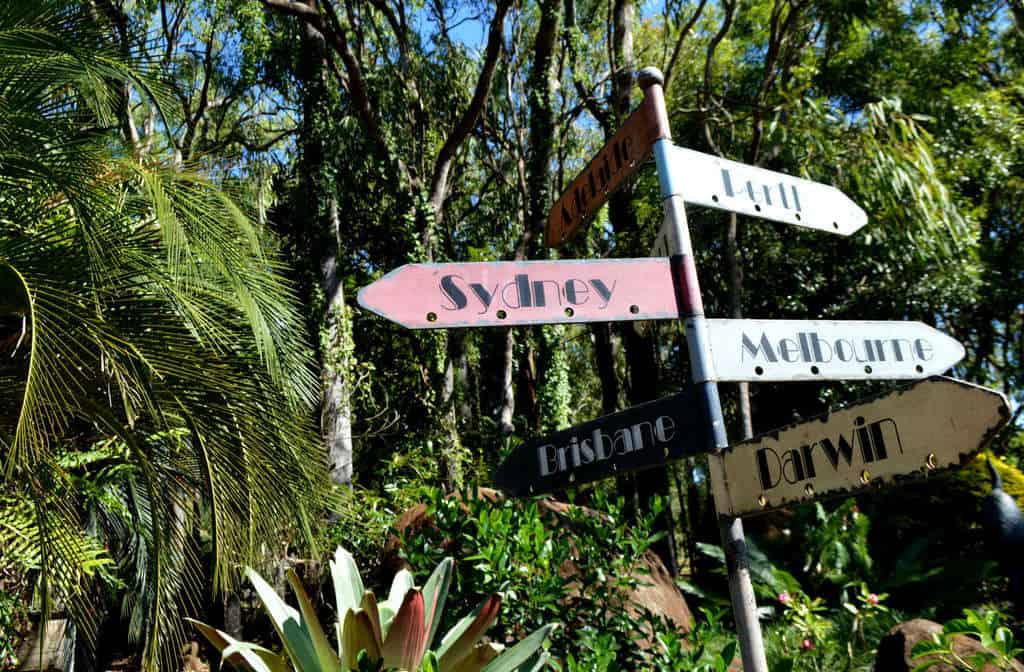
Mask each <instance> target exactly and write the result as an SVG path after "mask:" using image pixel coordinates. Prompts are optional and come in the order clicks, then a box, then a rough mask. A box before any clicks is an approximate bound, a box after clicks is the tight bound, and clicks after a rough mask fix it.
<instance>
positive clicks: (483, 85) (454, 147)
mask: <svg viewBox="0 0 1024 672" xmlns="http://www.w3.org/2000/svg"><path fill="white" fill-rule="evenodd" d="M511 6H512V0H498V2H497V4H496V5H495V8H494V18H493V19H491V25H490V27H489V29H488V32H487V47H486V49H485V52H484V63H483V67H481V69H480V75H479V76H478V77H477V80H476V88H475V90H474V91H473V97H472V98H471V99H470V101H469V105H468V106H467V107H466V109H465V111H464V112H463V113H462V116H461V117H460V118H459V120H458V121H457V122H456V123H455V126H454V127H453V128H452V130H451V132H450V133H449V134H448V137H447V138H446V139H445V141H444V145H442V146H441V150H440V151H439V152H438V154H437V159H436V160H435V161H434V172H433V175H432V176H431V179H430V196H429V202H430V206H431V208H433V211H434V217H435V221H437V222H438V223H440V221H441V218H442V213H441V209H442V206H443V205H444V197H445V192H446V191H447V188H448V172H449V170H451V165H452V161H453V160H454V158H455V153H456V152H457V151H458V149H459V147H460V146H461V145H462V143H463V142H465V140H466V138H468V137H469V134H470V133H471V132H472V131H473V127H474V126H476V122H477V120H478V119H479V118H480V114H481V112H482V111H483V108H484V104H485V103H486V102H487V96H488V95H489V94H490V90H491V80H492V79H494V67H495V65H496V64H497V62H498V54H499V53H500V51H501V43H502V39H503V35H504V25H505V15H506V14H507V13H508V10H509V7H511Z"/></svg>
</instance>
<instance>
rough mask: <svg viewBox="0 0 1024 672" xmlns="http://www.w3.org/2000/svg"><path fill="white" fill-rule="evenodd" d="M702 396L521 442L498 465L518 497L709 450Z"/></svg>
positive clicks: (501, 481)
mask: <svg viewBox="0 0 1024 672" xmlns="http://www.w3.org/2000/svg"><path fill="white" fill-rule="evenodd" d="M702 403H703V402H702V401H701V396H700V395H699V394H696V393H694V392H690V391H686V392H681V393H680V394H675V395H673V396H671V397H665V398H664V399H658V400H657V401H652V402H649V403H646V404H641V405H639V406H634V407H633V408H629V409H626V410H625V411H620V412H619V413H613V414H611V415H606V416H604V417H602V418H598V419H597V420H592V421H590V422H586V423H583V424H582V425H577V426H575V427H571V428H570V429H565V430H562V431H561V432H557V433H555V434H552V435H551V436H548V437H545V438H543V439H535V440H533V441H527V442H526V443H522V444H519V446H517V447H516V448H515V450H513V451H512V454H511V455H509V457H508V459H506V460H505V462H504V463H503V464H502V465H501V467H500V468H499V469H498V473H497V475H496V477H495V480H496V481H497V485H498V487H500V488H501V489H502V490H504V491H505V492H507V493H509V494H510V495H512V496H514V497H523V496H528V495H534V494H541V493H545V492H551V491H552V490H558V489H561V488H567V487H570V486H574V485H579V484H581V483H589V482H591V481H597V480H600V479H602V478H608V477H610V476H615V475H617V474H623V473H626V472H630V471H638V470H640V469H649V468H651V467H657V466H659V465H662V464H665V463H666V462H669V461H672V460H678V459H680V458H683V457H687V456H691V455H698V454H700V453H706V452H708V451H709V450H710V449H711V448H712V445H711V437H710V434H709V433H708V431H707V428H706V424H707V422H706V420H705V418H706V417H707V416H706V415H705V413H704V411H703V409H702V406H701V404H702Z"/></svg>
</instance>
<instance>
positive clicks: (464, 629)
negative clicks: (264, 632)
mask: <svg viewBox="0 0 1024 672" xmlns="http://www.w3.org/2000/svg"><path fill="white" fill-rule="evenodd" d="M453 564H454V563H453V562H452V560H451V558H445V559H444V560H442V561H441V563H440V564H439V565H438V566H437V568H436V569H435V570H434V572H433V573H432V574H431V575H430V578H428V579H427V581H426V583H425V584H424V585H423V587H422V588H416V587H414V585H413V577H412V575H411V574H410V573H409V572H408V571H406V570H402V571H400V572H399V573H398V574H397V575H396V576H395V578H394V580H393V581H392V583H391V590H390V592H389V593H388V598H387V599H386V600H384V601H382V602H378V601H377V598H376V597H375V596H374V594H373V592H372V591H369V590H364V588H363V581H362V577H360V575H359V569H358V567H357V566H356V563H355V559H354V558H353V557H352V555H351V554H349V553H348V551H346V550H345V549H344V548H342V547H341V546H339V547H338V549H337V551H336V552H335V555H334V560H333V561H331V577H332V579H333V583H334V594H335V600H336V605H337V620H336V623H335V627H334V632H335V633H336V636H337V637H336V639H337V646H336V648H335V647H332V646H331V644H330V642H329V641H328V638H327V635H326V633H325V631H324V629H323V628H322V627H321V625H320V622H319V620H318V619H317V616H316V610H315V609H314V607H313V604H312V602H311V601H310V599H309V596H308V595H307V594H306V591H305V589H304V588H303V587H302V583H301V581H299V579H298V577H297V576H296V574H295V572H294V571H293V570H289V571H288V583H289V584H290V585H291V587H292V590H293V591H294V593H295V598H296V600H297V601H298V603H299V610H295V609H294V608H292V607H290V606H288V604H286V603H285V602H284V601H283V600H282V599H281V598H280V597H279V596H278V595H277V593H275V592H274V589H273V587H271V586H270V585H269V584H268V583H266V582H265V581H264V580H263V579H262V578H261V577H260V575H259V574H257V573H256V572H255V571H253V570H252V569H249V570H247V575H248V577H249V580H250V582H252V584H253V586H254V587H255V588H256V592H257V593H258V595H259V597H260V600H261V602H262V603H263V608H264V609H265V610H266V612H267V614H268V615H269V616H270V619H271V621H272V623H273V624H274V628H275V629H276V630H277V634H278V637H280V639H281V641H282V642H283V643H284V648H285V651H284V655H283V656H282V655H279V654H275V653H274V652H272V651H270V650H269V649H266V648H264V647H262V646H259V645H257V644H252V643H249V642H242V641H238V640H236V639H235V638H233V637H231V636H230V635H228V634H227V633H225V632H222V631H220V630H217V629H216V628H212V627H210V626H208V625H206V624H204V623H200V622H198V621H193V623H194V624H195V625H196V627H197V628H198V629H199V630H200V632H202V633H203V635H204V636H205V637H206V638H207V639H208V640H209V641H210V643H212V644H213V645H214V646H216V647H217V648H218V649H219V650H220V651H221V655H222V656H223V659H224V660H225V661H228V662H231V663H232V664H234V665H242V666H244V667H245V668H246V669H249V670H252V671H253V672H276V671H278V670H287V669H289V667H290V668H291V669H294V670H296V671H297V672H324V671H340V670H408V671H410V672H418V671H420V670H423V671H424V672H456V671H458V672H536V671H537V670H540V669H542V668H543V667H544V665H545V663H546V661H547V655H546V654H545V653H544V652H543V651H542V650H541V648H542V646H543V644H544V642H545V641H546V640H547V638H548V637H549V636H550V634H551V632H552V631H554V629H555V626H553V625H545V626H543V627H541V628H539V629H537V630H536V631H534V632H533V633H531V634H530V635H529V636H527V637H526V638H525V639H523V641H521V642H519V643H518V644H516V645H515V646H513V647H512V648H510V649H508V650H503V647H500V646H495V645H492V644H489V643H483V642H481V641H480V639H481V637H483V635H484V632H485V631H486V630H487V629H488V628H489V627H490V626H491V624H493V623H494V621H495V619H497V617H498V612H499V609H500V607H501V599H500V598H499V597H497V596H496V595H492V596H491V597H489V598H487V599H485V600H484V601H483V602H482V603H480V605H479V606H478V607H477V608H476V609H475V610H474V611H473V612H472V613H471V614H470V615H468V616H465V617H463V618H462V619H460V620H459V621H458V622H457V623H456V624H455V625H454V626H453V627H452V628H451V629H450V630H449V631H448V632H447V633H446V634H445V635H444V637H442V638H441V640H440V643H439V644H438V646H437V647H436V648H435V649H429V647H430V645H431V643H432V642H434V640H435V635H436V633H437V631H438V627H439V626H440V624H441V620H442V614H443V613H444V607H445V601H446V600H447V597H448V589H449V586H450V584H451V580H452V568H453Z"/></svg>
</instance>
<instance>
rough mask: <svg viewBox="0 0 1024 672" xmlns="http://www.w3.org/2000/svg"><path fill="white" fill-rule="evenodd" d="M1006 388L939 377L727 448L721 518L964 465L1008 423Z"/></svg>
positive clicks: (719, 493)
mask: <svg viewBox="0 0 1024 672" xmlns="http://www.w3.org/2000/svg"><path fill="white" fill-rule="evenodd" d="M1009 417H1010V407H1009V404H1008V403H1007V401H1006V397H1005V396H1003V395H1002V394H1001V393H999V392H997V391H995V390H990V389H988V388H985V387H980V386H978V385H972V384H970V383H965V382H963V381H960V380H954V379H952V378H945V377H941V376H936V377H933V378H929V379H927V380H922V381H919V382H917V383H915V384H913V385H911V386H909V387H905V388H901V389H897V390H896V391H893V392H889V393H887V394H885V395H882V396H879V397H877V398H874V399H870V400H864V401H860V402H857V403H855V404H852V405H850V406H847V407H846V408H843V409H841V410H837V411H833V412H832V413H830V414H828V415H825V416H821V417H819V418H815V419H812V420H807V421H805V422H800V423H797V424H794V425H789V426H787V427H783V428H781V429H777V430H775V431H773V432H769V433H767V434H763V435H761V436H759V437H756V438H753V439H750V440H748V441H743V442H741V443H737V444H735V445H733V446H730V447H729V448H728V449H727V450H725V451H723V452H722V453H721V455H722V461H721V462H720V463H719V464H720V465H721V468H722V469H723V471H724V473H723V478H721V479H716V480H714V481H713V483H715V484H717V485H718V486H719V487H717V488H716V489H715V492H714V496H715V505H716V508H717V510H718V513H719V515H723V514H725V515H732V516H742V515H748V514H754V513H759V512H762V511H768V510H771V509H775V508H779V507H781V506H786V505H789V504H793V503H795V502H801V501H808V500H814V499H819V498H821V497H825V496H835V495H842V494H846V493H852V492H855V491H857V490H862V489H865V488H869V487H878V486H881V485H886V484H893V483H900V482H904V481H908V480H912V479H917V478H922V477H926V476H927V475H928V474H930V473H932V472H933V471H935V470H938V469H943V468H946V467H952V466H958V465H961V464H963V463H964V462H966V461H967V460H968V459H969V458H970V456H971V455H973V454H975V453H977V452H978V451H980V450H981V449H982V448H984V447H985V445H986V444H987V443H988V441H989V440H990V439H991V438H992V437H993V436H994V435H995V433H996V432H998V431H999V430H1000V429H1001V428H1002V427H1003V425H1005V424H1006V423H1007V422H1008V420H1009Z"/></svg>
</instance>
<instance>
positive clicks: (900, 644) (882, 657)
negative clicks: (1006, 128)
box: [875, 618, 1024, 672]
mask: <svg viewBox="0 0 1024 672" xmlns="http://www.w3.org/2000/svg"><path fill="white" fill-rule="evenodd" d="M933 634H940V635H941V634H942V626H941V625H940V624H938V623H936V622H935V621H929V620H927V619H924V618H915V619H914V620H912V621H907V622H906V623H900V624H899V625H897V626H896V627H894V628H893V629H892V630H890V631H889V632H887V633H886V635H885V637H883V638H882V641H880V642H879V643H878V653H877V654H876V655H875V672H909V671H910V670H913V669H914V667H916V666H917V665H920V664H921V663H923V662H926V661H927V659H926V658H924V657H919V658H913V659H912V658H911V657H910V652H911V651H912V650H913V649H914V646H915V645H916V644H917V643H918V642H922V641H925V640H928V639H931V637H932V635H933ZM953 648H954V650H955V651H956V652H957V655H959V656H961V657H963V658H969V657H970V656H972V655H974V654H976V653H978V652H980V651H983V650H984V647H983V646H982V645H981V642H979V641H978V640H976V639H973V638H971V637H966V636H964V635H954V637H953ZM957 669H959V668H955V667H952V666H950V665H946V664H944V663H937V664H936V665H934V666H933V667H931V668H929V672H956V670H957ZM1009 669H1010V670H1013V672H1024V664H1021V663H1019V662H1014V663H1013V666H1012V667H1010V668H1009ZM984 672H1000V668H996V667H995V666H992V665H986V666H985V668H984Z"/></svg>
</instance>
